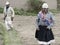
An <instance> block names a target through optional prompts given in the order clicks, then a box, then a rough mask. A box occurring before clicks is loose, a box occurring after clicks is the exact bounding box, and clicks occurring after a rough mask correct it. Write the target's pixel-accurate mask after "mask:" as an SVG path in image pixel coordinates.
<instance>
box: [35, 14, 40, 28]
mask: <svg viewBox="0 0 60 45" xmlns="http://www.w3.org/2000/svg"><path fill="white" fill-rule="evenodd" d="M39 21H40V17H39V14H38V16H37V19H36V28H37V29H39Z"/></svg>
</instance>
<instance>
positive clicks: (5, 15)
mask: <svg viewBox="0 0 60 45" xmlns="http://www.w3.org/2000/svg"><path fill="white" fill-rule="evenodd" d="M3 14H4V20H5V19H6V17H7V14H6V8H4V12H3Z"/></svg>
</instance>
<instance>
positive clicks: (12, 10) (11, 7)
mask: <svg viewBox="0 0 60 45" xmlns="http://www.w3.org/2000/svg"><path fill="white" fill-rule="evenodd" d="M11 11H12V16H11V17H14V15H15V13H14V10H13V8H12V7H11Z"/></svg>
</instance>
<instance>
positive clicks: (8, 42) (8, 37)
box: [0, 23, 21, 45]
mask: <svg viewBox="0 0 60 45" xmlns="http://www.w3.org/2000/svg"><path fill="white" fill-rule="evenodd" d="M0 33H1V35H2V38H3V45H21V41H20V37H19V36H18V33H17V31H16V30H15V29H13V30H10V31H7V30H6V28H5V26H4V24H2V23H0Z"/></svg>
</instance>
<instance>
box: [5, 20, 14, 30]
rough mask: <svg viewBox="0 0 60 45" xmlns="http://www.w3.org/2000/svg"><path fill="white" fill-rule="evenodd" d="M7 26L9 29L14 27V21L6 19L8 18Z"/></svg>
mask: <svg viewBox="0 0 60 45" xmlns="http://www.w3.org/2000/svg"><path fill="white" fill-rule="evenodd" d="M5 26H6V29H7V30H9V29H11V28H13V25H12V21H6V20H5Z"/></svg>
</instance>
